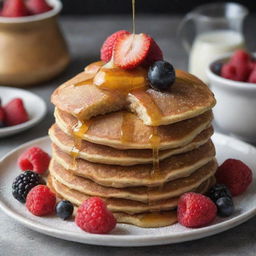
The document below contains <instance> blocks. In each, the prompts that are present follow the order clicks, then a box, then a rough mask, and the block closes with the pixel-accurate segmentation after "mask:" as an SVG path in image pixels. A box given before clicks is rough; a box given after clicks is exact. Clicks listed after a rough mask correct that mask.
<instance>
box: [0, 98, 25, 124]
mask: <svg viewBox="0 0 256 256" xmlns="http://www.w3.org/2000/svg"><path fill="white" fill-rule="evenodd" d="M3 108H4V111H5V122H6V125H7V126H13V125H17V124H21V123H24V122H26V121H28V119H29V118H28V113H27V111H26V109H25V107H24V104H23V101H22V99H20V98H15V99H13V100H11V101H10V102H9V103H7V104H6V105H5V106H4V107H3Z"/></svg>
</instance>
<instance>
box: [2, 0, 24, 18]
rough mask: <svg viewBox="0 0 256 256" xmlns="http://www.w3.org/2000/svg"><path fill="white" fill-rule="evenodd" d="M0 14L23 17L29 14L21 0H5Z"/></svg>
mask: <svg viewBox="0 0 256 256" xmlns="http://www.w3.org/2000/svg"><path fill="white" fill-rule="evenodd" d="M1 15H2V16H4V17H23V16H28V15H29V10H28V9H27V7H26V5H25V3H24V1H23V0H6V1H5V2H4V4H3V9H2V12H1Z"/></svg>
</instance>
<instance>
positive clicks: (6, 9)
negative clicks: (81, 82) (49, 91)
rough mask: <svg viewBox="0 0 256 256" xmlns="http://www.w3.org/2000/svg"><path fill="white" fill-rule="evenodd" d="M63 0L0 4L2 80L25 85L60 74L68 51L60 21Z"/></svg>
mask: <svg viewBox="0 0 256 256" xmlns="http://www.w3.org/2000/svg"><path fill="white" fill-rule="evenodd" d="M61 8H62V4H61V1H60V0H4V1H2V2H1V4H0V37H1V41H0V55H1V58H0V84H5V85H9V86H15V87H24V86H29V85H33V84H37V83H40V82H44V81H46V80H50V79H51V78H53V77H54V76H56V75H57V74H59V73H60V72H61V71H63V69H64V68H65V67H66V66H67V64H68V63H69V59H70V58H69V52H68V48H67V44H66V42H65V39H64V37H63V35H62V33H61V31H60V28H59V24H58V14H59V13H60V11H61Z"/></svg>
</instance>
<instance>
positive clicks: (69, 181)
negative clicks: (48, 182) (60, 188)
mask: <svg viewBox="0 0 256 256" xmlns="http://www.w3.org/2000/svg"><path fill="white" fill-rule="evenodd" d="M216 169H217V163H216V161H215V160H212V161H211V162H209V163H207V164H206V165H204V166H203V167H201V168H199V169H198V170H196V171H195V172H194V173H193V174H191V175H190V176H188V177H185V178H182V179H178V180H174V181H170V182H168V183H165V184H163V185H161V189H160V188H159V187H154V188H150V189H149V188H147V187H128V188H111V187H105V186H102V185H98V184H97V183H95V182H94V181H91V180H89V179H85V178H81V177H79V176H76V175H73V174H72V172H70V171H68V170H66V169H64V168H63V167H62V166H61V165H59V164H58V163H57V162H56V161H54V160H52V161H51V164H50V167H49V170H50V174H51V176H52V177H54V178H55V179H56V180H57V181H59V182H60V183H62V184H63V185H65V186H67V187H68V188H70V189H74V190H77V191H79V192H82V193H84V194H86V195H88V196H99V197H106V198H122V199H129V200H134V201H139V202H143V203H147V202H148V201H150V202H152V201H159V200H163V199H168V198H173V197H177V196H180V195H181V194H183V193H185V192H188V191H195V190H196V188H197V187H199V186H200V185H201V184H202V183H203V182H205V181H206V180H208V179H209V177H211V176H213V175H214V173H215V171H216ZM153 178H154V177H153Z"/></svg>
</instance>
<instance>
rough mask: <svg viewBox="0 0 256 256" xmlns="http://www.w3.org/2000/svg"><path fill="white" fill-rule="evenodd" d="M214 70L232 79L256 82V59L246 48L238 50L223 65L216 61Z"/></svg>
mask: <svg viewBox="0 0 256 256" xmlns="http://www.w3.org/2000/svg"><path fill="white" fill-rule="evenodd" d="M212 70H213V72H215V73H216V74H218V75H221V76H222V77H224V78H227V79H230V80H234V81H240V82H248V83H256V61H255V60H254V59H253V58H252V56H250V54H249V53H247V52H246V51H244V50H237V51H236V52H235V53H234V54H233V56H232V57H231V58H230V60H229V61H228V62H227V63H225V64H223V65H222V64H221V63H215V64H214V65H213V67H212Z"/></svg>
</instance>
